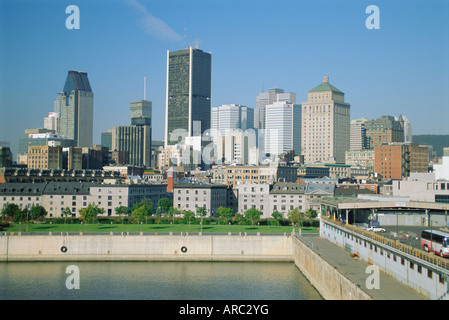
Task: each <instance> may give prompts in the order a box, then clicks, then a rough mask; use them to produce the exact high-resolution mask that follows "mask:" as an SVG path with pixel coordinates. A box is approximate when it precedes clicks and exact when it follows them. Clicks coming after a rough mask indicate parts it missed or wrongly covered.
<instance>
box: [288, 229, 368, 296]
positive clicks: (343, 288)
mask: <svg viewBox="0 0 449 320" xmlns="http://www.w3.org/2000/svg"><path fill="white" fill-rule="evenodd" d="M293 247H294V249H295V252H294V256H295V257H294V260H295V264H296V266H297V267H298V268H299V270H301V272H302V273H303V274H304V276H305V277H306V278H307V279H308V280H309V281H310V283H311V284H312V285H313V286H314V287H315V288H316V289H317V290H318V292H320V294H321V295H322V296H323V298H324V299H326V300H372V298H371V296H370V295H368V294H367V293H366V292H364V291H363V290H362V289H361V288H360V287H359V286H357V284H355V283H354V282H353V281H352V280H350V279H349V278H347V277H346V276H345V275H344V274H342V273H341V272H340V271H338V270H337V269H336V268H335V267H333V266H332V265H331V264H329V263H328V262H327V261H326V260H325V259H324V258H323V257H321V256H320V255H318V254H317V253H316V252H314V251H313V250H312V249H311V248H309V247H308V246H307V245H306V244H305V243H304V242H302V241H300V240H299V239H297V238H294V246H293Z"/></svg>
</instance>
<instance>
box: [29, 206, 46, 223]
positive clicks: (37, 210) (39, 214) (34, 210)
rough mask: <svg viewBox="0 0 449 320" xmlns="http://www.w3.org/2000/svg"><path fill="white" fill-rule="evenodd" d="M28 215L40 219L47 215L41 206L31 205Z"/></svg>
mask: <svg viewBox="0 0 449 320" xmlns="http://www.w3.org/2000/svg"><path fill="white" fill-rule="evenodd" d="M30 215H31V217H32V218H33V219H37V220H40V219H41V218H44V217H46V216H47V210H45V208H44V207H43V206H32V207H31V210H30Z"/></svg>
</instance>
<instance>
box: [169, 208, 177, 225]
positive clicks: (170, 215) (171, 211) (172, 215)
mask: <svg viewBox="0 0 449 320" xmlns="http://www.w3.org/2000/svg"><path fill="white" fill-rule="evenodd" d="M177 214H180V211H179V210H178V209H176V208H174V207H170V209H169V210H168V216H169V217H170V218H172V219H173V224H174V223H175V215H177Z"/></svg>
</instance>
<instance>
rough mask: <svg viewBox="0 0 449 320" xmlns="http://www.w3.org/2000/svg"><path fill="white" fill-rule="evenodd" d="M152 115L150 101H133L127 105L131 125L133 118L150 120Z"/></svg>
mask: <svg viewBox="0 0 449 320" xmlns="http://www.w3.org/2000/svg"><path fill="white" fill-rule="evenodd" d="M152 115H153V103H152V102H151V101H150V100H135V101H131V102H130V103H129V122H130V124H131V122H132V119H133V118H137V117H146V118H149V119H150V125H151V118H152Z"/></svg>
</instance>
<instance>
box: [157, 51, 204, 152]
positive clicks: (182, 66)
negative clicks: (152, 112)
mask: <svg viewBox="0 0 449 320" xmlns="http://www.w3.org/2000/svg"><path fill="white" fill-rule="evenodd" d="M211 107H212V55H211V53H206V52H203V51H202V50H199V49H196V48H193V47H190V48H186V49H182V50H178V51H172V52H170V51H167V85H166V107H165V141H164V142H165V146H168V145H174V144H176V143H178V142H179V141H178V140H175V141H172V140H171V139H170V134H171V133H173V131H175V130H177V129H180V130H185V131H186V132H187V136H189V137H191V136H193V135H196V134H202V133H204V131H205V130H208V129H210V119H211ZM194 122H196V124H199V125H200V128H199V130H198V131H199V132H194V131H195V130H194Z"/></svg>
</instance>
